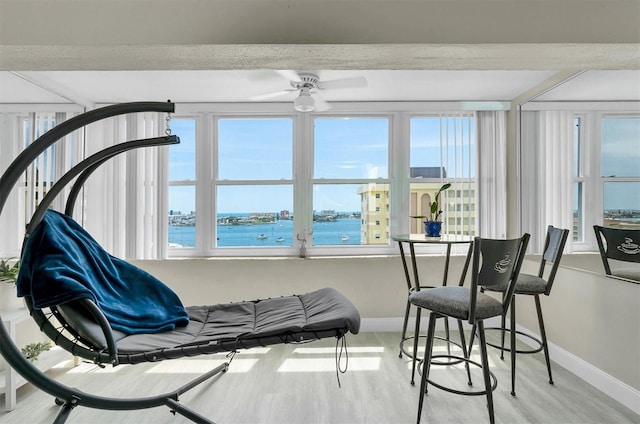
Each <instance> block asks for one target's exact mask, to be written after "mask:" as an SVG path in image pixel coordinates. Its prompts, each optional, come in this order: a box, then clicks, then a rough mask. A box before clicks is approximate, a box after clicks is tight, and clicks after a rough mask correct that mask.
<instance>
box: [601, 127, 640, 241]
mask: <svg viewBox="0 0 640 424" xmlns="http://www.w3.org/2000/svg"><path fill="white" fill-rule="evenodd" d="M601 125H602V133H601V134H602V135H601V139H600V146H601V149H600V152H601V153H600V163H601V166H600V175H601V178H602V198H603V199H602V215H603V225H604V226H606V227H618V228H633V229H637V228H640V117H626V116H625V117H609V116H606V117H604V118H602V121H601Z"/></svg>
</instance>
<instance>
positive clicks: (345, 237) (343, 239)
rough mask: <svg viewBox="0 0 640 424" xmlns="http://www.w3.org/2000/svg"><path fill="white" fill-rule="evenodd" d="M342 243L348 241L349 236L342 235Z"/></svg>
mask: <svg viewBox="0 0 640 424" xmlns="http://www.w3.org/2000/svg"><path fill="white" fill-rule="evenodd" d="M341 240H342V241H349V236H348V235H346V234H345V235H343V236H342V238H341Z"/></svg>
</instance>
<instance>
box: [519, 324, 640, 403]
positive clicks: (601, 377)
mask: <svg viewBox="0 0 640 424" xmlns="http://www.w3.org/2000/svg"><path fill="white" fill-rule="evenodd" d="M516 328H517V329H518V331H522V332H523V333H525V334H528V335H530V336H532V337H536V338H540V336H539V335H538V334H536V333H534V332H533V331H531V330H529V329H528V328H525V327H522V326H521V325H517V326H516ZM519 340H522V341H523V342H524V343H526V344H528V345H530V346H532V347H535V343H534V342H533V341H532V340H530V339H529V338H528V337H523V338H521V339H519ZM549 356H550V357H551V358H552V360H553V362H555V363H557V364H558V365H560V366H561V367H563V368H565V369H567V370H569V371H570V372H572V373H573V374H575V375H576V376H578V377H580V378H581V379H582V380H584V381H586V382H587V383H589V384H591V385H592V386H593V387H595V388H596V389H598V390H600V391H601V392H603V393H605V394H606V395H607V396H609V397H611V398H613V399H615V400H616V401H618V402H620V403H621V404H623V405H624V406H626V407H627V408H629V409H631V410H632V411H633V412H635V413H636V414H638V415H640V391H639V390H636V389H635V388H633V387H631V386H629V385H628V384H626V383H624V382H622V381H620V380H618V379H617V378H615V377H612V376H611V375H609V374H607V373H606V372H604V371H602V370H601V369H599V368H597V367H595V366H593V365H591V364H590V363H588V362H587V361H585V360H583V359H581V358H579V357H577V356H576V355H574V354H573V353H571V352H569V351H566V350H564V349H563V348H561V347H559V346H557V345H554V344H553V343H549Z"/></svg>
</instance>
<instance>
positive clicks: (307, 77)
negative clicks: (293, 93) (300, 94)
mask: <svg viewBox="0 0 640 424" xmlns="http://www.w3.org/2000/svg"><path fill="white" fill-rule="evenodd" d="M298 75H299V76H300V81H291V86H292V87H293V88H295V89H297V90H300V89H303V88H308V89H311V88H317V87H318V81H320V78H318V75H316V74H314V73H311V72H299V73H298Z"/></svg>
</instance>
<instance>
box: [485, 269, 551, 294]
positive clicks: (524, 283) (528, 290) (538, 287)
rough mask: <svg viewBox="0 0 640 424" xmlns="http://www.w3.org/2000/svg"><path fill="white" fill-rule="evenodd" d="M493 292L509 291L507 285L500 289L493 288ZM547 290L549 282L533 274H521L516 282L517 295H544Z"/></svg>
mask: <svg viewBox="0 0 640 424" xmlns="http://www.w3.org/2000/svg"><path fill="white" fill-rule="evenodd" d="M491 290H492V291H499V292H504V291H506V290H507V286H506V285H501V286H500V287H495V286H494V287H492V288H491ZM546 290H547V281H546V280H545V279H544V278H542V277H538V276H537V275H532V274H522V273H521V274H520V275H519V276H518V281H517V282H516V290H515V294H542V293H544V292H545V291H546Z"/></svg>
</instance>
